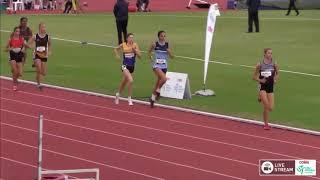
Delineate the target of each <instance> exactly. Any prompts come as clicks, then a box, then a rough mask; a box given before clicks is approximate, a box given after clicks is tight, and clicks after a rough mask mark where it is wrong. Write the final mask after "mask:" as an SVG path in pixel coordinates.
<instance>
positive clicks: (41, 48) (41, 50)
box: [37, 46, 46, 52]
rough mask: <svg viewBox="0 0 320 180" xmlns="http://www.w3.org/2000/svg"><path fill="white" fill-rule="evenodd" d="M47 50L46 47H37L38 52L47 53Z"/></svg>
mask: <svg viewBox="0 0 320 180" xmlns="http://www.w3.org/2000/svg"><path fill="white" fill-rule="evenodd" d="M45 50H46V47H44V46H39V47H37V51H38V52H43V51H45Z"/></svg>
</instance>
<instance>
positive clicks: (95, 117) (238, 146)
mask: <svg viewBox="0 0 320 180" xmlns="http://www.w3.org/2000/svg"><path fill="white" fill-rule="evenodd" d="M1 99H2V100H5V101H12V102H16V103H21V104H27V105H32V106H36V107H41V108H46V109H51V110H56V111H61V112H65V113H70V114H76V115H80V116H84V117H88V118H94V119H100V120H104V121H110V122H115V123H120V124H126V125H130V126H136V127H141V128H145V129H150V130H155V131H159V132H166V133H171V134H176V135H180V136H185V137H189V138H193V139H197V140H203V141H207V142H211V143H216V144H223V145H226V146H232V147H237V148H241V149H246V150H251V151H257V152H262V153H267V154H273V155H278V156H283V157H288V158H293V159H303V158H301V157H295V156H290V155H285V154H281V153H275V152H272V151H266V150H261V149H256V148H251V147H246V146H241V145H237V144H232V143H226V142H221V141H215V140H211V139H206V138H199V137H194V136H190V135H184V134H179V133H175V132H171V131H165V130H159V129H156V128H150V127H145V126H141V125H136V124H130V123H124V122H118V121H115V120H112V119H108V118H102V117H97V116H91V115H87V114H82V113H78V112H73V111H66V110H62V109H57V108H52V107H48V106H42V105H38V104H33V103H28V102H24V101H18V100H12V99H8V98H3V97H1ZM319 163H320V162H319Z"/></svg>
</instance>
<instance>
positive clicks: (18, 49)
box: [11, 48, 22, 53]
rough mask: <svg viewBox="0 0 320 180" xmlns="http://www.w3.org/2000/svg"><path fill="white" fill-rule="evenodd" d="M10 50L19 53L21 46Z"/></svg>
mask: <svg viewBox="0 0 320 180" xmlns="http://www.w3.org/2000/svg"><path fill="white" fill-rule="evenodd" d="M11 50H12V51H13V52H15V53H19V52H20V51H21V50H22V49H21V48H12V49H11Z"/></svg>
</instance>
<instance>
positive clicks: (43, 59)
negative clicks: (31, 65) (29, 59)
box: [33, 53, 48, 62]
mask: <svg viewBox="0 0 320 180" xmlns="http://www.w3.org/2000/svg"><path fill="white" fill-rule="evenodd" d="M37 59H40V60H41V62H47V61H48V58H42V57H40V56H38V55H37V54H36V53H35V54H34V56H33V60H34V61H35V60H37Z"/></svg>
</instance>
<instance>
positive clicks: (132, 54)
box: [124, 53, 134, 58]
mask: <svg viewBox="0 0 320 180" xmlns="http://www.w3.org/2000/svg"><path fill="white" fill-rule="evenodd" d="M124 57H125V58H133V57H134V53H126V54H124Z"/></svg>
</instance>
